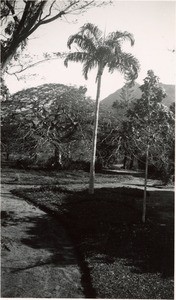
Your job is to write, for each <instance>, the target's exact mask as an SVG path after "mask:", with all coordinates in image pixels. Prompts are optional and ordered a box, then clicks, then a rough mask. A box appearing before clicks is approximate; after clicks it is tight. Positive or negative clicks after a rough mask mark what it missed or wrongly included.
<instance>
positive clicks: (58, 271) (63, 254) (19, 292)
mask: <svg viewBox="0 0 176 300" xmlns="http://www.w3.org/2000/svg"><path fill="white" fill-rule="evenodd" d="M11 188H12V186H10V185H8V184H3V185H2V187H1V193H2V194H1V210H2V213H1V216H2V226H1V235H2V253H1V267H2V269H1V297H3V298H7V297H8V298H14V297H15V298H18V297H20V298H29V297H30V298H31V297H32V298H38V297H40V298H85V296H84V294H83V289H82V287H81V274H80V269H79V266H78V262H77V259H76V255H75V252H74V248H73V246H72V244H71V241H70V240H69V237H68V236H67V234H66V232H65V230H64V228H63V227H62V226H61V225H60V224H59V223H58V222H57V220H54V219H53V218H52V217H51V216H48V215H47V214H46V213H44V212H43V211H41V210H40V209H38V208H36V207H35V206H33V205H31V204H29V203H27V202H26V201H25V200H22V199H19V198H18V197H15V196H13V195H12V194H11V193H10V189H11ZM13 188H14V186H13Z"/></svg>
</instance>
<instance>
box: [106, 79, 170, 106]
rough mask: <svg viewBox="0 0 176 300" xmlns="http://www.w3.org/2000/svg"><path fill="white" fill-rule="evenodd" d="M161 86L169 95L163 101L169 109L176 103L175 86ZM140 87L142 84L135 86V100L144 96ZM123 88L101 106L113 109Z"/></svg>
mask: <svg viewBox="0 0 176 300" xmlns="http://www.w3.org/2000/svg"><path fill="white" fill-rule="evenodd" d="M161 85H162V87H163V88H164V89H165V91H166V94H167V96H166V98H165V99H164V100H163V104H165V105H167V106H168V107H169V106H170V104H171V103H172V102H174V101H175V85H173V84H161ZM139 87H140V84H138V83H135V85H134V87H133V94H132V95H133V97H134V98H135V99H139V98H140V97H141V95H142V93H141V90H140V88H139ZM122 88H123V87H122ZM122 88H121V89H118V90H117V91H116V92H114V93H112V94H110V95H109V96H108V97H106V98H105V99H103V100H102V101H101V105H104V106H107V107H112V104H113V103H114V102H115V101H116V100H119V98H120V94H121V92H122Z"/></svg>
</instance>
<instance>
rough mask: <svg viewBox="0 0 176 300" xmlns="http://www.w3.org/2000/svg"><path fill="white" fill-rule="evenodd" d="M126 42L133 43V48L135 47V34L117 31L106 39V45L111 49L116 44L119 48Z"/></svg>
mask: <svg viewBox="0 0 176 300" xmlns="http://www.w3.org/2000/svg"><path fill="white" fill-rule="evenodd" d="M124 41H129V42H130V43H131V46H133V45H134V42H135V39H134V36H133V34H131V33H130V32H128V31H124V32H122V31H116V32H111V33H110V34H109V35H108V36H107V38H106V44H107V45H109V46H111V47H113V46H114V47H115V45H116V44H117V45H118V46H119V45H120V44H121V42H124Z"/></svg>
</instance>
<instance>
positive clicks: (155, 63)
mask: <svg viewBox="0 0 176 300" xmlns="http://www.w3.org/2000/svg"><path fill="white" fill-rule="evenodd" d="M57 1H58V4H59V2H60V0H57ZM175 12H176V2H175V1H142V0H141V1H133V0H132V1H116V0H115V1H114V4H113V5H112V6H106V7H102V8H93V9H91V10H90V11H89V12H87V13H85V14H84V15H83V16H78V17H77V18H78V22H77V23H72V22H71V21H72V19H71V18H70V17H69V16H67V20H66V19H63V20H57V21H55V22H53V23H51V24H47V25H46V26H43V27H41V28H39V29H38V30H37V31H36V32H35V33H34V34H33V35H32V36H31V39H30V40H29V42H28V48H27V51H29V53H30V55H32V54H35V55H36V54H38V55H40V54H42V52H49V53H51V52H62V51H68V49H67V46H66V43H67V40H68V37H69V36H70V35H71V34H74V33H77V32H78V30H79V28H80V27H81V26H82V25H83V24H84V23H86V22H91V23H94V24H95V25H98V26H99V28H100V29H101V30H103V31H105V30H106V34H108V33H109V32H112V31H116V30H119V31H129V32H130V33H132V34H133V35H134V38H135V45H134V46H133V47H131V46H130V45H129V44H128V43H125V44H124V49H125V51H128V52H131V53H133V55H135V56H136V58H138V60H139V62H140V64H141V71H140V73H139V78H138V79H137V82H139V83H142V82H143V79H144V78H145V77H146V74H147V71H148V70H149V69H152V70H153V71H154V72H155V74H156V75H157V76H159V78H160V81H161V82H163V83H167V84H175V78H176V76H175V75H176V74H175V70H176V65H175V52H174V49H175V34H176V32H175V20H176V14H175ZM73 50H74V49H73ZM35 73H37V76H29V75H32V74H35ZM25 74H26V75H28V79H27V80H20V81H17V79H16V78H15V76H7V77H6V82H7V84H8V87H9V89H10V91H11V92H12V93H13V92H16V91H17V90H20V89H23V88H28V87H32V86H36V85H40V84H43V83H51V82H52V83H53V82H54V83H63V84H72V85H78V86H80V85H85V86H87V89H88V91H87V95H89V96H91V97H92V98H95V94H96V85H95V77H96V71H91V72H90V74H89V76H88V80H84V78H83V76H82V66H81V64H76V63H70V64H69V67H68V68H65V67H64V65H63V61H62V60H57V61H56V60H54V61H52V62H50V63H45V64H41V65H38V66H37V67H35V68H32V69H30V70H28V71H26V73H25ZM123 84H124V79H123V76H122V75H120V74H119V73H118V72H114V74H108V72H107V71H105V72H104V75H103V79H102V89H101V99H104V98H105V97H106V96H108V95H109V94H111V93H113V92H115V91H116V90H117V89H119V88H121V87H122V86H123Z"/></svg>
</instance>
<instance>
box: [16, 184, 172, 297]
mask: <svg viewBox="0 0 176 300" xmlns="http://www.w3.org/2000/svg"><path fill="white" fill-rule="evenodd" d="M31 191H32V190H31ZM54 192H55V193H56V195H58V194H59V193H61V192H62V193H61V194H60V195H59V203H58V202H57V200H54V199H53V200H52V199H50V201H49V203H48V204H46V203H43V202H41V200H40V201H39V200H38V199H37V197H32V196H30V201H31V202H33V203H34V204H35V205H37V206H39V207H40V208H41V209H43V210H44V211H46V212H48V213H52V216H53V217H55V218H56V219H57V218H58V219H59V220H61V221H62V224H64V226H65V228H67V231H68V232H69V233H70V236H71V237H72V240H73V242H74V245H75V248H76V253H77V257H78V261H79V265H80V269H81V271H82V274H83V276H82V283H83V286H84V289H85V295H86V297H88V298H96V294H95V291H94V290H93V288H92V284H91V278H90V270H89V269H88V266H87V264H86V262H85V256H86V255H87V253H89V254H88V256H89V255H90V253H92V254H93V255H92V256H93V259H94V260H95V262H96V263H100V264H101V263H104V264H112V263H113V262H114V261H116V260H119V259H120V260H121V261H123V263H124V264H126V265H127V266H129V267H130V270H131V272H133V273H138V274H139V273H156V274H158V273H159V274H161V276H162V277H163V278H167V277H171V276H173V275H174V193H173V192H171V191H162V190H159V191H150V197H148V198H147V221H146V223H145V224H143V223H142V222H141V217H142V197H143V190H141V189H137V188H136V189H135V188H128V187H122V188H121V187H119V188H102V189H96V190H95V194H94V195H89V194H88V191H82V192H73V193H71V192H69V193H67V191H66V190H64V191H61V189H60V190H59V189H58V190H57V188H56V189H55V190H54ZM34 193H35V190H34ZM62 194H63V197H62ZM22 195H23V197H24V193H21V196H22ZM55 198H56V199H57V197H55ZM27 199H28V200H29V198H27ZM41 203H42V204H41ZM53 207H55V208H54V211H53ZM42 222H43V221H42V220H40V222H39V220H38V221H37V224H36V225H35V230H37V232H34V229H31V230H32V231H31V232H30V238H28V239H27V240H26V239H25V240H23V242H24V243H28V244H30V246H31V247H50V246H49V245H47V243H46V242H45V240H44V237H43V235H42V230H43V228H45V226H44V224H43V223H42ZM40 223H41V224H40ZM44 223H45V222H44ZM40 228H41V229H40ZM56 228H57V227H56ZM56 247H57V246H56ZM50 248H51V249H53V248H52V247H50ZM52 251H53V250H52ZM52 253H53V257H55V254H56V253H57V251H56V252H55V251H54V252H52ZM90 256H91V255H90ZM53 259H54V258H53ZM107 280H108V279H107Z"/></svg>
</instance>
